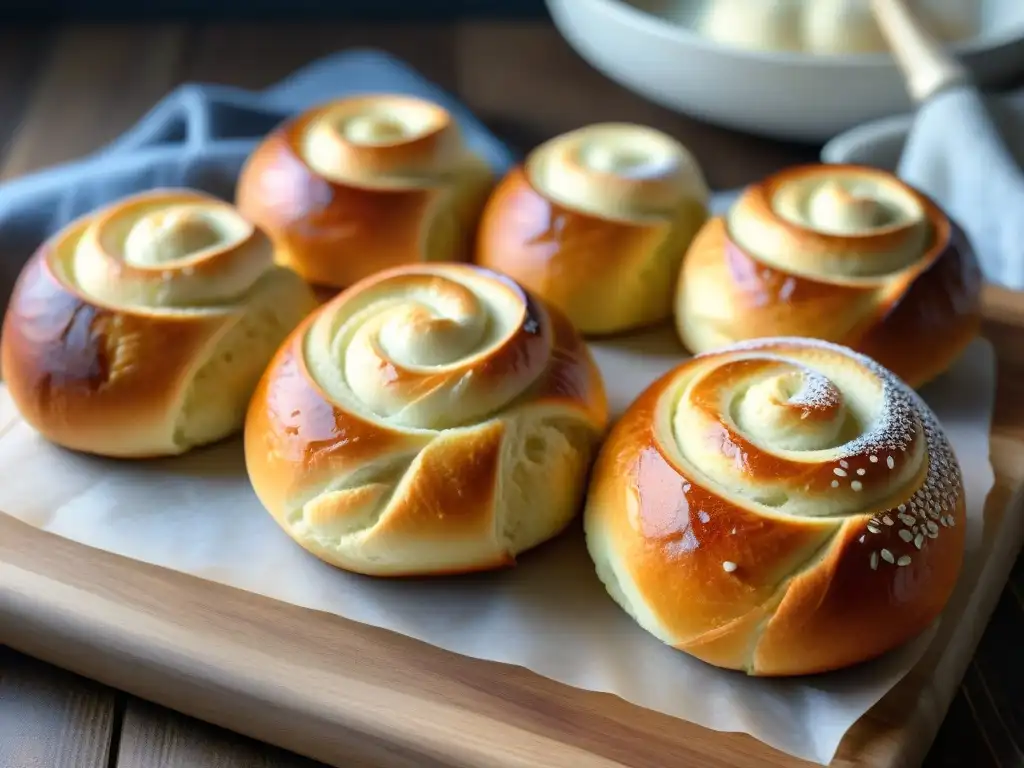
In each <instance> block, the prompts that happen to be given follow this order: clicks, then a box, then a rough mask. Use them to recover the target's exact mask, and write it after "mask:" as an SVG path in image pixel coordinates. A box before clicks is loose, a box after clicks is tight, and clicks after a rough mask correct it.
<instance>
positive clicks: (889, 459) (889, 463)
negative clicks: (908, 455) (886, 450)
mask: <svg viewBox="0 0 1024 768" xmlns="http://www.w3.org/2000/svg"><path fill="white" fill-rule="evenodd" d="M885 465H886V466H887V467H889V469H893V468H894V467H895V466H896V462H895V461H893V458H892V456H886V457H885Z"/></svg>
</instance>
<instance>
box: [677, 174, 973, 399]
mask: <svg viewBox="0 0 1024 768" xmlns="http://www.w3.org/2000/svg"><path fill="white" fill-rule="evenodd" d="M675 311H676V327H677V329H678V332H679V336H680V338H681V339H682V342H683V344H685V345H686V346H687V347H688V348H689V349H690V350H691V351H692V352H706V351H709V350H712V349H716V348H718V347H722V346H726V345H728V344H731V343H733V342H736V341H742V340H744V339H751V338H757V337H764V336H809V337H814V338H819V339H823V340H825V341H832V342H835V343H837V344H843V345H845V346H849V347H852V348H853V349H856V350H857V351H859V352H863V353H864V354H866V355H867V356H868V357H871V358H873V359H875V360H877V361H878V362H879V363H881V364H882V365H883V366H885V367H886V368H889V369H890V370H892V371H894V372H895V373H896V374H898V375H899V376H901V377H902V378H903V379H904V380H905V381H907V382H908V383H909V384H910V385H911V386H913V387H919V386H921V385H922V384H924V383H926V382H927V381H929V380H930V379H932V378H934V377H935V376H937V375H939V374H940V373H942V372H943V371H944V370H946V368H948V367H949V365H951V364H952V363H953V361H954V360H956V358H957V357H958V356H959V355H960V353H961V352H962V351H963V349H964V347H966V346H967V345H968V344H969V343H970V341H971V340H972V339H973V338H974V337H975V336H976V335H977V333H978V330H979V328H980V324H981V273H980V270H979V268H978V264H977V260H976V259H975V256H974V252H973V251H972V250H971V248H970V245H969V244H968V242H967V239H966V237H965V236H964V233H963V232H962V231H961V230H960V228H959V227H957V225H956V224H955V223H954V222H952V221H951V220H950V219H949V218H948V217H947V216H946V215H945V214H943V213H942V211H940V210H939V208H938V207H936V206H935V205H934V204H933V203H932V202H931V201H930V200H928V199H927V198H926V197H925V196H923V195H921V194H920V193H918V192H917V191H915V190H914V189H912V188H910V187H909V186H907V185H906V184H904V183H903V182H902V181H901V180H899V179H898V178H897V177H895V176H893V175H892V174H890V173H887V172H885V171H880V170H875V169H871V168H863V167H860V166H852V165H811V166H803V167H798V168H793V169H790V170H787V171H783V172H781V173H779V174H776V175H774V176H771V177H769V178H767V179H765V180H764V181H762V182H760V183H758V184H754V185H753V186H751V187H750V188H748V189H747V190H746V191H745V192H744V193H743V195H742V196H741V197H740V199H739V200H738V201H737V202H736V203H735V204H734V205H733V206H732V208H731V209H730V210H729V211H728V212H727V213H726V215H725V216H721V217H716V218H714V219H711V220H710V221H709V222H708V223H707V224H706V225H705V226H704V228H703V229H702V230H701V232H700V233H699V234H698V235H697V237H696V239H695V240H694V242H693V245H692V246H691V247H690V250H689V251H688V252H687V254H686V258H685V259H684V261H683V267H682V269H681V270H680V276H679V281H678V284H677V287H676V307H675Z"/></svg>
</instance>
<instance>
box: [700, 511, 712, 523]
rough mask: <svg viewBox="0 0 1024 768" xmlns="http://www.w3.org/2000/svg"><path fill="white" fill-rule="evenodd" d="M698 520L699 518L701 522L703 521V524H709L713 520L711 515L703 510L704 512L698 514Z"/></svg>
mask: <svg viewBox="0 0 1024 768" xmlns="http://www.w3.org/2000/svg"><path fill="white" fill-rule="evenodd" d="M697 518H698V519H699V520H700V521H701V522H702V523H707V522H709V521H710V520H711V515H709V514H708V513H707V512H705V511H704V510H703V509H702V510H701V511H700V512H698V513H697Z"/></svg>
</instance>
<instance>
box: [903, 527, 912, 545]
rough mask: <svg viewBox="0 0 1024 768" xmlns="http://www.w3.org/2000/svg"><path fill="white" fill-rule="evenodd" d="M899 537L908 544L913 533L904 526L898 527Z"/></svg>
mask: <svg viewBox="0 0 1024 768" xmlns="http://www.w3.org/2000/svg"><path fill="white" fill-rule="evenodd" d="M900 538H901V539H903V540H904V541H905V542H907V543H908V544H909V543H910V542H911V541H913V540H914V534H912V533H911V532H910V531H908V530H907V529H906V528H900Z"/></svg>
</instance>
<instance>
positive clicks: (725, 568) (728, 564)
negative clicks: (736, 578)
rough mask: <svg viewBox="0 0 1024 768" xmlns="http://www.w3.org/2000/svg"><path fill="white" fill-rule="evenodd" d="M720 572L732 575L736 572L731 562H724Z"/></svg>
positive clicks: (734, 565)
mask: <svg viewBox="0 0 1024 768" xmlns="http://www.w3.org/2000/svg"><path fill="white" fill-rule="evenodd" d="M722 570H723V571H725V572H726V573H732V572H733V571H735V570H736V563H734V562H733V561H732V560H726V561H725V562H724V563H722Z"/></svg>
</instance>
